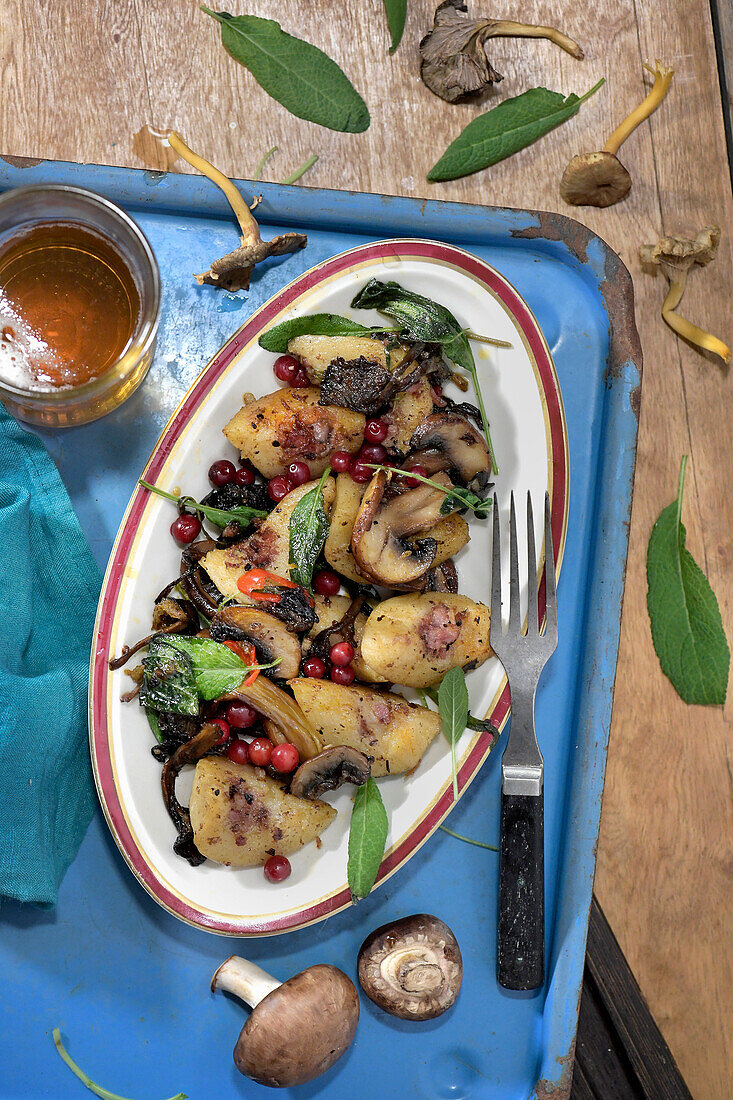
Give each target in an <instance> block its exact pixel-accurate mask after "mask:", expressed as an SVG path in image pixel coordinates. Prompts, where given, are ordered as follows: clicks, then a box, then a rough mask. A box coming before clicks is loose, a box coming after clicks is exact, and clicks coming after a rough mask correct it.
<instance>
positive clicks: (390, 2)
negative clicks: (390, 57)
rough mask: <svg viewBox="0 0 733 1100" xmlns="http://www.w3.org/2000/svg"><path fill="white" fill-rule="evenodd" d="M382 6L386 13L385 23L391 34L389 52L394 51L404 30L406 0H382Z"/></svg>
mask: <svg viewBox="0 0 733 1100" xmlns="http://www.w3.org/2000/svg"><path fill="white" fill-rule="evenodd" d="M384 8H385V11H386V13H387V25H388V27H389V33H390V34H391V35H392V45H391V46H390V48H389V52H390V53H394V52H395V50H396V49H397V47H398V46H399V44H400V42H401V40H402V35H403V33H404V30H405V20H406V19H407V0H384Z"/></svg>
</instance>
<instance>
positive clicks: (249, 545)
mask: <svg viewBox="0 0 733 1100" xmlns="http://www.w3.org/2000/svg"><path fill="white" fill-rule="evenodd" d="M317 484H318V483H317V482H316V481H307V482H306V483H305V485H299V486H298V487H297V488H296V489H293V490H292V492H290V493H288V495H287V496H286V497H283V499H282V500H281V501H280V503H279V504H277V505H276V506H275V507H274V508H273V509H272V511H271V512H270V514H269V516H268V517H267V519H265V520H263V521H262V523H261V524H260V526H259V527H258V528H257V530H256V531H253V532H252V534H251V535H247V536H246V538H243V539H241V540H240V541H239V542H234V543H232V545H231V546H228V547H227V548H226V549H225V550H210V551H209V553H208V554H206V555H205V556H204V557H203V558H202V560H201V564H202V566H203V567H204V569H205V570H206V572H207V573H208V574H209V576H210V577H211V579H212V581H213V582H214V584H215V585H216V587H217V588H218V589H219V591H220V592H221V594H222V595H223V596H237V597H238V600H239V602H240V603H242V604H246V603H247V602H248V601H247V597H246V596H243V595H242V593H241V592H240V591H239V589H238V588H237V580H238V579H239V577H241V576H242V573H244V571H245V570H246V569H251V568H253V567H255V566H258V567H259V568H260V569H268V570H269V571H270V573H277V574H278V576H280V577H289V576H290V517H291V515H292V514H293V509H294V508H295V505H296V504H297V503H298V501H299V500H302V498H303V497H304V496H305V494H306V493H308V492H310V490H311V489H313V488H315V486H316V485H317ZM335 494H336V484H335V482H334V480H333V478H332V477H329V478H326V480H325V482H324V484H323V503H324V506H325V509H326V514H327V515H328V513H329V512H330V511H331V505H332V504H333V498H334V496H335ZM250 602H252V601H250ZM257 606H260V605H259V604H257Z"/></svg>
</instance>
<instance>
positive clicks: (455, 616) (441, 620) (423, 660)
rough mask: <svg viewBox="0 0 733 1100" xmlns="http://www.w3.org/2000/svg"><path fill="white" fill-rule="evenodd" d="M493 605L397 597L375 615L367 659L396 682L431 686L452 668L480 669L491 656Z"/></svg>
mask: <svg viewBox="0 0 733 1100" xmlns="http://www.w3.org/2000/svg"><path fill="white" fill-rule="evenodd" d="M489 621H490V613H489V609H488V607H486V606H485V605H484V604H481V603H475V602H474V601H473V600H469V599H468V597H467V596H461V595H453V594H451V593H448V592H426V593H423V595H421V596H413V595H406V596H394V597H392V598H391V599H389V600H385V601H384V603H380V604H379V606H378V607H376V608H375V609H374V611H373V612H372V613H371V615H370V616H369V619H368V620H367V623H366V626H365V627H364V633H363V635H362V639H361V655H362V658H363V659H364V660H365V661H366V662H367V664H368V665H369V667H370V668H371V669H373V670H374V672H375V673H376V674H377V675H379V676H383V677H384V679H385V680H388V681H390V682H391V683H394V684H404V685H405V686H406V687H431V686H433V685H434V684H438V683H440V680H441V679H442V677H443V676H444V674H445V673H446V672H447V671H448V669H449V668H456V667H457V666H460V667H462V668H476V667H477V666H478V665H480V664H483V662H484V661H485V660H486V659H487V658H488V657H490V656H491V654H492V649H491V645H490V644H489Z"/></svg>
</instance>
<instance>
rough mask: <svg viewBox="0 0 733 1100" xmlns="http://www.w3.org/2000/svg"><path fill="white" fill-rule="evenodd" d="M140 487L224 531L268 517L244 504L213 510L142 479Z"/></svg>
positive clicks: (209, 506)
mask: <svg viewBox="0 0 733 1100" xmlns="http://www.w3.org/2000/svg"><path fill="white" fill-rule="evenodd" d="M138 485H142V487H143V489H149V490H150V492H151V493H156V494H157V495H158V496H159V497H163V498H164V499H165V500H172V501H173V503H174V504H179V505H181V506H182V507H184V508H188V509H190V510H191V511H192V512H198V513H199V514H200V515H202V516H205V517H206V519H208V520H209V522H210V523H213V524H214V526H215V527H221V528H222V529H223V528H224V527H226V526H227V524H229V523H233V522H236V523H239V524H241V525H242V527H248V526H249V525H250V524H251V522H252V520H254V519H259V518H261V517H262V516H266V515H267V512H263V511H262V509H261V508H248V507H247V506H246V505H244V504H242V505H240V506H238V507H236V508H213V507H212V506H211V505H210V504H198V503H197V502H196V501H195V500H194V498H193V497H188V496H183V495H182V496H179V497H177V496H174V495H173V493H166V492H165V490H164V489H159V488H158V486H157V485H151V484H150V482H148V481H143V480H142V478H141V479H140V480H139V481H138Z"/></svg>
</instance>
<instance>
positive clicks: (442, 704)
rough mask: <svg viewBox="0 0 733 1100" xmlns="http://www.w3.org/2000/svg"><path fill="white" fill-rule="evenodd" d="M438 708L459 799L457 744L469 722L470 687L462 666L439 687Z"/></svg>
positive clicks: (455, 669)
mask: <svg viewBox="0 0 733 1100" xmlns="http://www.w3.org/2000/svg"><path fill="white" fill-rule="evenodd" d="M438 710H439V711H440V721H441V723H442V726H443V733H444V734H445V736H446V738H447V740H448V744H449V745H450V756H451V768H452V770H453V798H454V799H455V800H456V801H457V799H458V768H457V764H456V744H457V743H458V741H459V740H460V739H461V737H462V736H463V734H464V732H465V729H466V723H467V722H468V688H467V687H466V674H465V672H464V671H463V669H462V668H450V669H448V671H447V672H446V674H445V676H444V677H443V679H442V680H441V681H440V687H439V688H438Z"/></svg>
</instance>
